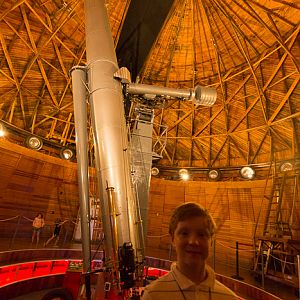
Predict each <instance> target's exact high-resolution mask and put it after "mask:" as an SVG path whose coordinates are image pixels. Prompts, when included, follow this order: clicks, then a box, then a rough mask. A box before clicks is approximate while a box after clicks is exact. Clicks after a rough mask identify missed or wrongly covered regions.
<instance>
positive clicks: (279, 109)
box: [268, 74, 300, 125]
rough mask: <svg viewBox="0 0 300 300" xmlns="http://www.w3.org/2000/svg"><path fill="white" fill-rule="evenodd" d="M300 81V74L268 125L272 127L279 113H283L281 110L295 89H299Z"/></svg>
mask: <svg viewBox="0 0 300 300" xmlns="http://www.w3.org/2000/svg"><path fill="white" fill-rule="evenodd" d="M299 80H300V74H299V75H298V76H297V77H296V78H295V80H294V82H293V83H292V85H291V86H290V88H289V90H288V91H287V93H286V95H285V96H284V98H283V99H282V100H281V102H280V104H279V105H278V106H277V108H276V110H275V111H274V113H273V115H272V116H271V118H270V119H269V120H268V125H270V124H271V123H272V122H273V120H274V119H275V118H276V116H277V115H278V114H279V112H280V111H281V109H282V108H283V106H284V104H285V103H286V102H287V100H288V99H289V97H290V95H291V94H292V92H293V91H294V89H295V88H296V87H297V85H298V83H299Z"/></svg>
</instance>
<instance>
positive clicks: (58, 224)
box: [44, 219, 68, 247]
mask: <svg viewBox="0 0 300 300" xmlns="http://www.w3.org/2000/svg"><path fill="white" fill-rule="evenodd" d="M67 221H68V220H65V221H63V222H62V221H61V220H60V219H56V220H55V223H54V230H53V234H52V236H51V237H50V238H49V239H48V240H47V242H45V243H44V247H46V246H47V245H48V244H49V243H50V242H51V241H52V240H53V239H55V238H56V241H55V245H57V243H58V240H59V233H60V229H61V226H62V225H63V224H64V223H66V222H67Z"/></svg>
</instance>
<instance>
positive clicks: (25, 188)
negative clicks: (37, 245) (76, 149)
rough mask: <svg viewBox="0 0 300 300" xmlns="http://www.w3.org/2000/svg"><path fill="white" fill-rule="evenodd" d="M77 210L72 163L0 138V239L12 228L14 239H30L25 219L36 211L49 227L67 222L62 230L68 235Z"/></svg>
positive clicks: (75, 176) (8, 234)
mask: <svg viewBox="0 0 300 300" xmlns="http://www.w3.org/2000/svg"><path fill="white" fill-rule="evenodd" d="M78 208H79V201H78V188H77V167H76V164H75V163H72V162H69V161H65V160H62V159H59V158H55V157H51V156H49V155H45V154H42V153H39V152H37V151H33V150H30V149H27V148H25V147H22V146H18V145H16V144H12V143H10V142H8V141H6V140H5V139H0V220H1V222H0V230H1V237H11V236H12V235H13V234H14V233H15V230H16V227H18V228H17V236H18V237H28V236H29V237H30V236H31V222H30V220H28V219H33V218H34V217H35V216H36V214H37V213H39V212H41V213H42V214H43V215H44V217H45V222H46V224H47V225H49V226H50V225H53V222H54V220H55V219H56V218H60V219H62V220H65V219H69V220H70V222H68V223H66V224H65V225H64V229H65V230H66V229H68V230H69V232H70V233H72V231H73V228H74V223H73V221H76V218H77V213H78ZM17 216H20V217H19V218H14V217H17ZM7 219H11V220H7ZM3 220H6V221H3ZM17 222H19V224H17ZM46 228H47V227H46ZM48 231H50V229H49V230H48ZM51 232H52V229H51ZM49 234H50V232H48V233H47V235H49Z"/></svg>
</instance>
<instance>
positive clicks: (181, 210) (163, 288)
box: [142, 203, 239, 300]
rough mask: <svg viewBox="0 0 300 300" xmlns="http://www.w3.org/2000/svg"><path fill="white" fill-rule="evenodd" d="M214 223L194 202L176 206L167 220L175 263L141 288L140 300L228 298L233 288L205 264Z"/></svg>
mask: <svg viewBox="0 0 300 300" xmlns="http://www.w3.org/2000/svg"><path fill="white" fill-rule="evenodd" d="M215 230H216V224H215V222H214V220H213V219H212V217H211V215H210V214H209V213H208V212H207V210H205V209H204V208H203V207H201V206H200V205H199V204H197V203H184V204H182V205H180V206H178V207H177V208H176V209H175V211H174V212H173V215H172V216H171V219H170V223H169V234H170V236H171V238H172V243H173V245H174V247H175V249H176V253H177V262H176V263H173V264H172V266H171V271H170V272H169V273H168V274H167V275H165V276H163V277H161V278H159V279H158V280H156V281H154V282H153V283H151V284H150V285H149V286H147V287H146V288H145V290H144V294H143V297H142V299H143V300H156V299H157V300H158V299H166V300H168V299H172V300H179V299H180V300H190V299H193V300H196V299H209V300H231V299H239V298H238V296H236V295H235V293H234V292H233V291H231V290H230V289H229V288H227V287H225V286H224V285H223V284H222V283H220V282H219V281H217V280H216V279H215V273H214V271H213V270H212V269H211V268H210V267H209V266H208V265H206V260H207V258H208V255H209V250H210V248H211V246H212V238H213V236H214V234H215Z"/></svg>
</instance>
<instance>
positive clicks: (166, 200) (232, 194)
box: [147, 178, 299, 269]
mask: <svg viewBox="0 0 300 300" xmlns="http://www.w3.org/2000/svg"><path fill="white" fill-rule="evenodd" d="M271 183H272V182H271V181H266V180H254V181H234V182H230V181H228V182H207V181H206V182H203V181H202V182H201V181H188V182H183V181H169V180H162V179H155V178H152V181H151V192H150V200H149V219H148V236H147V255H150V256H156V255H161V256H162V257H163V258H171V259H173V258H174V254H173V255H170V253H174V252H173V251H172V248H170V247H171V239H170V237H169V236H168V223H169V219H170V215H171V213H172V211H173V210H174V208H175V207H176V206H177V205H178V204H179V203H184V202H189V201H194V202H197V203H199V204H201V205H202V206H204V207H205V208H207V209H208V210H209V211H210V212H211V214H212V216H213V217H214V219H215V221H216V223H217V235H216V244H215V245H216V246H215V247H216V261H217V263H218V261H219V262H222V264H225V265H228V266H229V265H231V266H233V267H234V265H235V261H236V260H235V253H236V252H235V247H236V242H238V243H239V249H240V251H239V260H240V265H241V267H244V268H246V269H251V268H252V267H253V259H254V250H255V248H254V244H255V240H254V235H255V231H256V236H261V235H262V229H263V224H264V221H265V214H266V210H267V204H268V200H267V199H266V198H265V197H264V194H270V193H271ZM289 197H290V198H289V199H290V200H291V198H292V197H293V196H292V194H290V195H289ZM286 200H288V199H286ZM290 202H291V201H290ZM297 215H299V211H297V210H296V211H295V213H294V220H293V224H294V228H296V227H299V218H295V216H297ZM256 225H257V228H256ZM298 229H299V228H298Z"/></svg>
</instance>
